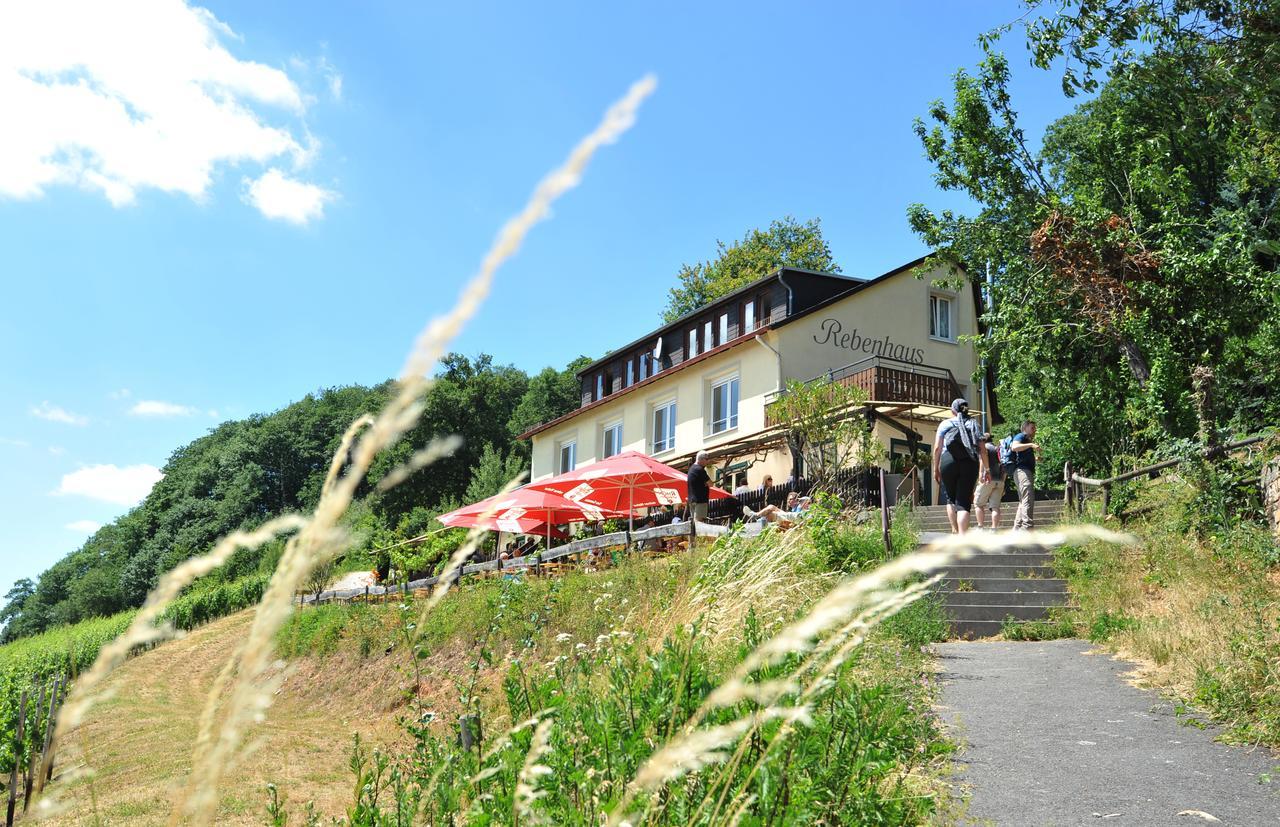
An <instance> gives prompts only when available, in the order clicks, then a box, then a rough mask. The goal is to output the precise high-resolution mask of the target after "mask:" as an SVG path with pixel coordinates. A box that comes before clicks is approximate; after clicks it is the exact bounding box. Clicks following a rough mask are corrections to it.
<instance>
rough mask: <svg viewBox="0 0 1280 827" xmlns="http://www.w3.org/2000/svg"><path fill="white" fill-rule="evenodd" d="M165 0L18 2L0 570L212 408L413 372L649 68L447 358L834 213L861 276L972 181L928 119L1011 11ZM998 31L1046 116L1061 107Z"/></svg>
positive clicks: (613, 318) (2, 194) (498, 354)
mask: <svg viewBox="0 0 1280 827" xmlns="http://www.w3.org/2000/svg"><path fill="white" fill-rule="evenodd" d="M148 2H149V3H150V4H151V6H152V8H150V9H144V8H141V7H138V8H137V9H136V11H131V12H128V13H125V12H121V11H119V9H118V8H105V7H107V6H108V4H90V6H89V8H90V9H92V11H91V12H86V11H85V10H84V9H79V10H73V11H70V12H69V11H68V10H66V9H62V8H59V7H58V6H57V5H55V4H54V3H52V2H50V3H46V4H29V5H32V6H35V7H36V8H34V9H13V8H10V10H8V11H4V12H0V32H7V34H3V33H0V108H3V111H6V112H8V113H9V114H8V116H7V117H6V118H5V120H6V128H5V130H4V132H5V133H6V134H5V135H3V136H0V288H2V292H0V295H2V296H3V299H0V352H3V353H4V354H5V358H4V359H3V362H0V468H2V469H3V471H2V472H0V588H5V589H7V588H8V586H9V584H10V583H12V582H13V581H14V580H16V579H17V578H19V577H24V576H31V577H34V576H35V575H37V574H38V573H39V572H40V571H42V570H43V569H44V568H46V567H47V566H48V565H49V564H50V563H52V562H53V561H55V560H56V559H57V558H59V557H61V556H62V555H64V554H66V553H67V552H69V551H72V550H74V549H75V548H76V547H78V545H79V544H80V543H81V542H82V541H83V540H84V539H85V537H86V536H87V533H86V532H87V531H88V530H89V529H90V528H91V527H92V525H93V524H99V523H105V522H108V521H109V520H111V519H112V518H113V517H115V516H117V515H119V514H120V513H123V512H124V511H126V510H127V509H128V507H129V504H130V503H131V502H133V501H135V500H136V499H137V498H138V497H140V496H142V494H144V493H145V491H146V488H147V486H148V485H149V484H150V482H151V481H152V480H153V479H154V468H155V467H159V466H162V465H163V464H164V462H165V460H166V458H167V457H168V456H169V454H170V453H171V452H172V451H173V450H174V449H175V448H177V447H179V446H180V445H182V444H184V443H186V442H187V441H189V440H190V439H192V438H194V437H196V436H199V435H200V434H202V433H204V432H205V431H206V430H207V429H208V428H209V427H211V426H212V425H214V424H216V423H217V422H218V421H221V420H222V419H226V418H237V417H242V416H245V415H248V414H250V413H254V412H259V411H269V410H274V409H277V408H279V407H282V406H284V405H286V404H288V403H289V402H290V401H292V400H295V399H297V398H299V397H300V396H302V395H304V394H306V393H307V392H308V391H312V390H315V389H317V388H321V387H327V386H333V385H341V384H346V383H351V382H361V383H371V382H377V381H381V380H382V379H384V378H387V377H388V376H391V375H392V374H394V373H395V372H396V371H397V370H398V369H399V367H400V365H401V364H402V361H403V357H404V354H405V352H406V350H407V348H408V346H409V343H410V342H411V340H412V338H413V337H414V335H415V334H416V332H417V331H418V330H419V329H420V328H421V327H422V326H423V324H424V322H425V321H426V320H427V319H429V318H430V317H431V316H432V315H433V314H435V313H437V312H439V311H441V310H442V309H444V308H445V307H446V306H447V305H448V304H449V303H450V302H451V301H452V300H453V298H454V296H455V295H456V292H457V290H458V287H459V285H460V284H461V282H462V280H463V279H464V278H465V277H467V276H469V275H470V274H471V273H472V272H473V271H474V269H475V267H476V265H477V262H478V261H479V258H480V256H481V255H482V254H483V252H484V250H485V249H486V247H487V246H488V244H489V242H490V241H491V239H492V237H493V235H494V233H495V232H496V230H497V228H498V227H499V226H500V225H501V223H502V222H503V221H504V220H505V219H506V218H507V217H509V216H510V215H511V214H512V213H513V212H514V211H515V210H517V209H518V208H519V207H520V206H521V205H522V204H523V202H524V200H525V198H526V197H527V195H528V193H529V192H530V190H531V188H532V186H533V185H534V183H535V182H536V181H537V180H538V178H539V177H541V175H542V174H543V173H544V172H546V171H547V170H549V169H550V168H551V167H552V166H554V165H555V164H557V163H558V162H559V161H560V160H561V159H562V158H563V157H564V155H565V154H566V152H567V151H568V149H569V148H570V147H571V146H572V145H573V143H574V142H575V141H576V140H577V139H578V138H580V137H581V136H582V135H584V134H585V133H586V132H587V131H589V130H590V129H591V127H592V126H594V124H595V123H596V121H597V120H598V118H599V116H600V113H601V112H602V111H603V109H604V108H605V107H606V106H607V105H608V104H609V103H610V102H611V101H612V100H614V99H615V98H617V97H619V96H620V95H621V94H622V93H623V92H624V91H625V90H626V88H627V86H628V85H629V84H630V83H631V82H633V81H634V80H636V79H638V78H639V77H641V76H642V75H644V74H645V73H647V72H653V73H655V74H656V75H657V76H658V80H659V88H658V91H657V93H656V94H655V95H654V96H653V97H652V98H651V99H650V100H649V101H648V102H647V103H646V104H645V105H644V108H643V110H642V111H641V114H640V119H639V122H638V124H637V125H636V127H635V128H634V129H633V130H632V131H631V132H630V133H629V134H628V135H626V136H625V137H624V139H623V140H622V141H621V142H620V143H619V144H618V145H616V146H613V147H608V148H606V149H605V150H604V151H603V152H602V153H601V154H600V155H598V156H597V158H596V160H595V162H594V163H593V165H592V168H591V169H590V170H589V172H588V174H587V177H586V179H585V181H584V183H583V185H582V186H581V187H580V188H579V189H578V190H576V191H574V192H572V193H570V194H569V195H568V196H566V197H565V198H564V199H562V200H561V201H560V202H559V203H558V204H557V206H556V209H555V215H554V217H553V219H552V220H551V221H550V222H548V223H545V224H543V225H541V226H539V227H538V228H536V229H535V231H534V233H533V235H532V236H531V237H530V239H529V240H528V242H527V244H526V245H525V247H524V249H523V250H522V251H521V253H520V254H519V256H518V257H517V258H516V259H515V260H514V261H512V262H511V263H510V264H509V265H508V266H507V267H505V268H504V269H503V270H502V271H501V273H500V274H499V279H498V284H497V290H496V292H495V294H494V296H493V297H492V298H491V299H490V301H489V302H488V303H487V305H486V306H485V307H484V309H483V310H482V311H481V313H480V314H479V316H478V317H477V318H476V319H475V320H474V321H473V322H472V323H471V325H470V326H469V327H468V329H467V330H466V331H465V333H464V334H463V335H462V336H461V337H460V339H459V340H458V341H457V342H456V345H455V349H457V350H461V351H463V352H466V353H469V354H474V353H477V352H480V351H485V352H488V353H492V354H493V355H494V356H495V358H496V359H497V360H498V361H500V362H512V363H514V364H516V365H518V366H520V367H522V368H525V369H527V370H530V371H535V370H538V369H540V368H542V367H544V366H546V365H557V366H559V365H563V364H564V363H565V362H567V361H568V360H569V359H571V358H573V357H574V356H577V355H579V354H587V355H591V356H596V355H599V354H600V353H601V352H603V351H604V350H606V349H608V348H611V347H616V346H617V345H618V344H619V343H621V342H626V341H630V340H631V339H633V338H635V337H636V336H639V335H641V334H643V333H644V332H645V331H646V330H648V329H651V328H652V327H654V326H656V323H657V320H658V316H659V312H660V310H661V308H662V306H663V304H664V302H665V297H666V292H667V289H668V287H670V285H671V280H672V275H673V274H674V272H675V271H676V270H677V268H678V267H679V266H680V264H681V263H682V262H692V261H695V260H699V259H703V258H706V257H708V256H710V255H712V254H713V253H714V249H715V242H716V240H717V239H723V240H726V241H728V240H732V239H735V238H738V237H741V236H742V235H743V234H744V233H745V231H747V230H748V229H750V228H752V227H757V226H764V225H766V224H768V223H769V221H770V220H771V219H773V218H776V217H780V216H783V215H787V214H791V215H794V216H796V217H797V218H800V219H807V218H810V217H820V218H821V219H822V222H823V228H824V231H825V234H826V236H827V239H828V240H829V242H830V244H831V247H832V249H833V252H834V253H835V256H836V258H837V260H838V261H839V262H840V264H841V265H842V266H843V269H844V271H845V272H846V273H850V274H857V275H875V274H877V273H880V272H883V271H885V270H887V269H890V268H892V267H894V266H896V265H898V264H901V263H903V262H906V261H908V260H910V259H912V258H915V257H916V256H918V255H920V254H922V253H923V252H925V250H924V248H923V246H922V245H921V243H920V241H919V240H918V239H917V238H916V237H915V236H914V235H913V234H912V233H911V232H910V230H909V229H908V227H907V225H906V221H905V218H904V211H905V208H906V206H907V205H908V204H909V203H911V202H915V201H923V202H926V203H929V204H931V205H935V206H943V205H949V206H955V207H963V206H964V203H963V202H962V201H961V200H959V199H957V198H956V197H955V196H951V195H947V194H943V193H939V192H938V191H937V190H936V189H935V188H934V187H933V185H932V181H931V177H930V175H931V170H930V168H929V165H928V164H927V162H926V161H925V160H924V158H923V156H922V152H921V149H920V146H919V143H918V141H917V140H916V138H915V136H914V135H913V134H912V132H911V121H912V118H913V117H915V116H917V115H920V114H922V113H924V112H925V111H926V108H927V105H928V103H929V102H930V101H931V100H933V99H935V98H939V97H943V98H948V97H949V90H950V80H951V76H952V75H953V73H954V72H955V71H956V69H957V68H959V67H962V66H971V65H972V64H973V63H974V62H975V61H976V60H977V59H978V57H979V53H978V50H977V47H976V45H975V39H976V37H977V35H978V34H979V33H980V32H981V31H983V30H985V29H987V28H989V27H991V26H993V25H995V24H997V23H1001V22H1006V21H1008V20H1011V19H1013V18H1015V17H1017V16H1018V15H1019V14H1020V13H1021V10H1020V8H1019V7H1018V5H1017V4H1016V3H1013V2H981V3H978V2H974V3H957V2H913V3H889V4H848V3H805V4H781V5H780V4H776V3H774V4H761V3H742V2H736V3H709V4H689V3H650V4H643V6H641V5H639V4H637V5H634V6H633V7H624V6H623V4H612V3H598V4H586V3H577V4H563V3H538V4H527V3H525V4H514V3H513V4H509V5H503V4H495V3H487V2H485V3H463V4H447V5H445V4H436V3H430V4H428V3H364V4H349V5H344V6H337V5H331V4H313V3H285V2H282V3H270V4H266V3H248V2H214V3H210V4H208V6H207V11H202V10H200V9H197V8H192V7H190V6H186V5H183V4H182V3H181V2H180V1H179V0H148ZM71 5H75V3H72V4H71ZM95 6H101V7H104V8H95ZM135 13H136V14H137V15H138V19H137V20H132V19H128V18H129V15H132V14H135ZM1008 47H1009V48H1010V50H1011V56H1012V57H1013V61H1012V62H1013V65H1014V69H1015V84H1014V93H1015V101H1016V103H1017V105H1018V106H1019V108H1020V110H1021V111H1022V113H1023V115H1024V118H1025V122H1026V125H1027V126H1028V128H1029V130H1030V131H1031V132H1032V133H1033V134H1038V132H1039V130H1040V129H1041V128H1042V127H1043V125H1044V124H1046V123H1047V122H1049V121H1050V120H1052V119H1053V118H1055V117H1057V116H1059V115H1060V114H1062V113H1064V112H1065V111H1067V109H1068V108H1069V104H1068V103H1067V102H1066V101H1064V100H1063V99H1062V97H1061V94H1060V91H1059V86H1058V80H1057V78H1056V77H1055V76H1053V75H1049V74H1045V73H1041V72H1037V71H1035V70H1033V69H1031V68H1030V67H1029V66H1027V64H1026V61H1025V57H1024V55H1022V54H1020V53H1019V52H1014V51H1013V50H1014V49H1015V48H1016V49H1019V50H1020V47H1021V42H1020V41H1018V40H1011V41H1009V43H1008ZM6 55H7V57H6ZM15 55H16V57H15ZM23 61H27V62H26V63H24V62H23ZM15 78H18V79H22V83H21V84H19V83H15ZM23 84H25V85H23ZM55 87H57V88H55ZM15 113H16V114H15Z"/></svg>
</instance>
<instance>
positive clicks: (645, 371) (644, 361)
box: [640, 353, 651, 382]
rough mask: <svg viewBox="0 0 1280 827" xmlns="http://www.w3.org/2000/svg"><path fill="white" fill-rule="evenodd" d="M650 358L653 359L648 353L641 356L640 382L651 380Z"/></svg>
mask: <svg viewBox="0 0 1280 827" xmlns="http://www.w3.org/2000/svg"><path fill="white" fill-rule="evenodd" d="M650 358H651V357H650V356H649V354H647V353H641V354H640V381H641V382H643V381H644V380H646V379H648V378H649V359H650Z"/></svg>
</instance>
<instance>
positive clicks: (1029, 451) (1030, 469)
mask: <svg viewBox="0 0 1280 827" xmlns="http://www.w3.org/2000/svg"><path fill="white" fill-rule="evenodd" d="M1035 437H1036V423H1035V422H1033V421H1031V420H1030V419H1028V420H1027V421H1026V422H1023V423H1022V430H1020V431H1019V432H1018V433H1016V434H1014V436H1013V439H1012V440H1011V441H1010V443H1009V450H1011V451H1012V452H1013V482H1014V484H1015V485H1017V486H1018V514H1017V516H1015V517H1014V518H1013V527H1014V529H1015V530H1018V529H1021V530H1023V531H1031V530H1032V529H1033V528H1035V514H1036V455H1037V454H1039V453H1040V444H1039V443H1038V442H1036V441H1035Z"/></svg>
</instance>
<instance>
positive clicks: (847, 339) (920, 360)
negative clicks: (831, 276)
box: [813, 319, 924, 365]
mask: <svg viewBox="0 0 1280 827" xmlns="http://www.w3.org/2000/svg"><path fill="white" fill-rule="evenodd" d="M821 328H822V329H821V331H820V332H818V333H815V334H813V341H815V342H817V343H818V344H820V345H831V347H834V348H838V349H840V350H850V351H853V352H855V353H866V354H870V355H875V356H887V357H888V358H890V359H901V360H902V361H904V362H914V363H915V364H917V365H920V364H924V348H922V347H910V346H908V345H903V344H898V343H897V342H895V341H893V339H892V337H890V336H885V337H884V338H883V339H873V338H872V337H871V336H863V335H862V334H860V333H859V332H858V328H856V327H855V328H854V329H853V330H852V331H851V332H849V333H846V332H845V331H844V325H842V324H840V320H839V319H823V320H822V324H821Z"/></svg>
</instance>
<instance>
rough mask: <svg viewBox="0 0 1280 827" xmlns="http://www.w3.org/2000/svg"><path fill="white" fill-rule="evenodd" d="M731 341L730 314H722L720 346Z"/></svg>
mask: <svg viewBox="0 0 1280 827" xmlns="http://www.w3.org/2000/svg"><path fill="white" fill-rule="evenodd" d="M727 341H729V314H728V313H721V314H720V344H724V343H725V342H727Z"/></svg>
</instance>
